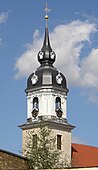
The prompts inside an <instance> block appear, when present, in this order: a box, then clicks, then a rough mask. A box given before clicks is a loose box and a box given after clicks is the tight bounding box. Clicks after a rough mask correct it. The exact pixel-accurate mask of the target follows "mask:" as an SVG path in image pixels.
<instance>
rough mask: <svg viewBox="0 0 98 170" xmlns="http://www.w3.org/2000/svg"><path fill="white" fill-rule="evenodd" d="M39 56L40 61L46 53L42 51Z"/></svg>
mask: <svg viewBox="0 0 98 170" xmlns="http://www.w3.org/2000/svg"><path fill="white" fill-rule="evenodd" d="M38 55H39V58H40V59H43V56H44V53H43V52H42V51H40V52H39V54H38Z"/></svg>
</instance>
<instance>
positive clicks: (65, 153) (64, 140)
mask: <svg viewBox="0 0 98 170" xmlns="http://www.w3.org/2000/svg"><path fill="white" fill-rule="evenodd" d="M30 131H34V134H37V133H38V131H39V128H34V130H33V129H29V130H23V136H22V138H23V139H22V151H23V155H25V151H26V143H27V134H28V133H29V132H30ZM52 133H53V136H54V137H56V136H57V134H58V135H61V136H62V137H61V144H62V145H61V156H62V159H63V160H66V161H67V162H68V163H69V164H70V163H71V132H67V131H63V130H58V129H53V128H52ZM55 146H57V143H56V145H55ZM65 158H66V159H65Z"/></svg>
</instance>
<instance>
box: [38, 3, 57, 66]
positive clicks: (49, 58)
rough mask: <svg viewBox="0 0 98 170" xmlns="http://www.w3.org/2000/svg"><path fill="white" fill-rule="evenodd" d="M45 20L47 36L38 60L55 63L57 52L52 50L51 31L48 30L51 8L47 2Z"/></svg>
mask: <svg viewBox="0 0 98 170" xmlns="http://www.w3.org/2000/svg"><path fill="white" fill-rule="evenodd" d="M44 10H45V12H46V15H45V20H46V28H45V36H44V42H43V46H42V49H41V51H39V53H38V61H39V62H40V64H43V63H44V64H53V63H54V62H55V58H56V55H55V52H54V51H53V50H52V48H51V45H50V40H49V32H48V12H50V10H51V9H49V8H48V5H47V3H46V7H45V9H44Z"/></svg>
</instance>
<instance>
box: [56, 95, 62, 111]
mask: <svg viewBox="0 0 98 170" xmlns="http://www.w3.org/2000/svg"><path fill="white" fill-rule="evenodd" d="M60 108H61V98H60V97H56V100H55V110H57V109H60Z"/></svg>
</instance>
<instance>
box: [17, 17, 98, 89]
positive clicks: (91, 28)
mask: <svg viewBox="0 0 98 170" xmlns="http://www.w3.org/2000/svg"><path fill="white" fill-rule="evenodd" d="M96 31H97V29H96V24H95V23H90V22H88V21H87V20H86V21H80V20H75V21H72V22H70V23H68V24H65V25H58V26H57V27H55V28H54V30H53V32H51V33H50V41H51V46H52V48H53V50H54V51H55V52H56V54H57V59H56V62H55V66H56V67H57V68H58V69H59V70H61V71H62V72H63V73H64V74H65V76H66V77H67V80H68V82H69V84H71V85H76V86H79V87H83V88H88V87H90V88H92V87H93V88H95V89H96V90H98V49H97V48H93V49H91V51H90V53H89V54H88V55H87V56H83V53H82V50H86V46H87V45H88V44H90V45H91V36H92V34H94V33H96ZM42 43H43V35H40V33H39V31H38V30H36V31H35V33H34V35H33V41H32V43H30V44H28V45H27V49H26V51H25V52H24V53H23V54H22V55H21V56H20V57H19V58H18V59H17V61H16V64H15V69H16V75H15V77H16V78H20V77H24V76H27V75H28V74H30V73H32V71H33V70H35V69H36V67H38V63H37V53H38V51H39V50H40V49H41V47H42ZM81 55H82V56H83V57H82V58H81Z"/></svg>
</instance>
